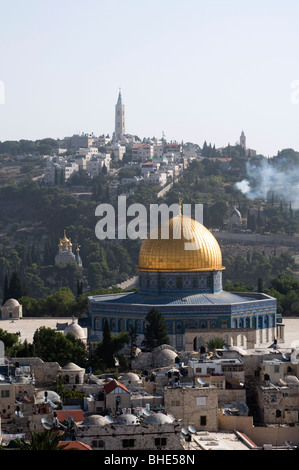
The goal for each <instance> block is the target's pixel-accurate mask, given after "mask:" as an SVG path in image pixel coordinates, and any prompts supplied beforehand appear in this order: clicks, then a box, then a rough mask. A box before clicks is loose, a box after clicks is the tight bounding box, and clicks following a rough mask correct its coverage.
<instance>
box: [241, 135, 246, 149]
mask: <svg viewBox="0 0 299 470" xmlns="http://www.w3.org/2000/svg"><path fill="white" fill-rule="evenodd" d="M240 145H241V147H242V148H243V149H244V150H246V137H245V134H244V131H242V134H241V137H240Z"/></svg>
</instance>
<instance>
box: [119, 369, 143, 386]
mask: <svg viewBox="0 0 299 470" xmlns="http://www.w3.org/2000/svg"><path fill="white" fill-rule="evenodd" d="M121 382H131V383H134V382H140V378H139V376H138V375H137V374H134V372H128V373H127V374H124V375H122V376H121Z"/></svg>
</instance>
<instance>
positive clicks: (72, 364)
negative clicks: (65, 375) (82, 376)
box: [61, 362, 82, 370]
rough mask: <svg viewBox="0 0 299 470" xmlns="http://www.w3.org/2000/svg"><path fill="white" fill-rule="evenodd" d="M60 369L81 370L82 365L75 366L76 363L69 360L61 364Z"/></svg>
mask: <svg viewBox="0 0 299 470" xmlns="http://www.w3.org/2000/svg"><path fill="white" fill-rule="evenodd" d="M61 370H82V367H79V366H77V364H74V363H73V362H69V363H68V364H66V365H65V366H63V367H62V368H61Z"/></svg>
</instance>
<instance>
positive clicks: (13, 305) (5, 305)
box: [3, 299, 20, 307]
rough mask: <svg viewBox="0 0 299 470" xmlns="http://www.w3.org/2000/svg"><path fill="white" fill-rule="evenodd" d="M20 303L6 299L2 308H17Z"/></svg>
mask: <svg viewBox="0 0 299 470" xmlns="http://www.w3.org/2000/svg"><path fill="white" fill-rule="evenodd" d="M19 306H20V303H19V302H18V301H17V300H16V299H8V300H7V301H6V302H5V304H4V305H3V307H19Z"/></svg>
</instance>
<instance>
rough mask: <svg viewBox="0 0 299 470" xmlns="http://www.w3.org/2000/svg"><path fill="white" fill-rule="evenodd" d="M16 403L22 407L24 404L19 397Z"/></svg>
mask: <svg viewBox="0 0 299 470" xmlns="http://www.w3.org/2000/svg"><path fill="white" fill-rule="evenodd" d="M15 402H16V403H17V404H18V405H21V404H22V403H23V401H22V400H21V398H19V397H16V398H15Z"/></svg>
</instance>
